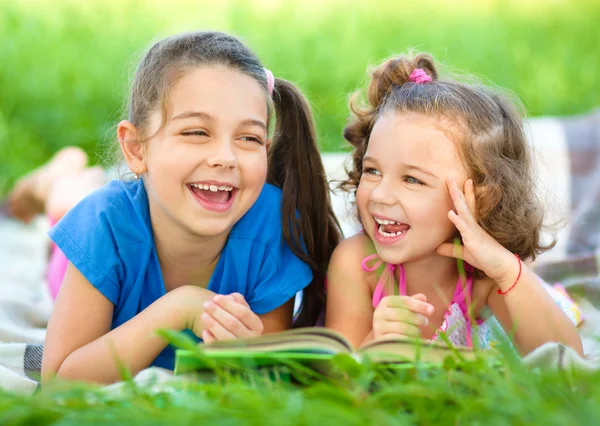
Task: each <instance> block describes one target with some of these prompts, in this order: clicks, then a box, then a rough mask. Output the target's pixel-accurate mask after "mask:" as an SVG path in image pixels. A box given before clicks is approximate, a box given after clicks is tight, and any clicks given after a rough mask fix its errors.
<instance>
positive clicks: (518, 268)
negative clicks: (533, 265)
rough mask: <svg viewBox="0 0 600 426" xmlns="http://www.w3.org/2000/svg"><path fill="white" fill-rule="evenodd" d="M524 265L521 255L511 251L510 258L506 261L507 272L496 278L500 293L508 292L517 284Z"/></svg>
mask: <svg viewBox="0 0 600 426" xmlns="http://www.w3.org/2000/svg"><path fill="white" fill-rule="evenodd" d="M524 267H525V265H523V262H522V261H521V258H520V257H519V255H517V254H512V253H511V256H510V260H506V263H505V267H504V268H505V269H504V271H505V272H504V273H503V274H502V275H501V276H500V278H498V279H496V284H497V285H498V294H506V293H508V292H509V291H510V290H511V289H512V288H513V287H515V286H516V285H517V283H518V282H519V280H520V279H521V273H522V271H523V268H524Z"/></svg>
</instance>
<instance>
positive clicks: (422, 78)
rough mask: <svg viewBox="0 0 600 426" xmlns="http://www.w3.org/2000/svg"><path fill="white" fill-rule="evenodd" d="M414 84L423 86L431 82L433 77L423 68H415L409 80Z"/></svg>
mask: <svg viewBox="0 0 600 426" xmlns="http://www.w3.org/2000/svg"><path fill="white" fill-rule="evenodd" d="M408 79H409V80H410V81H412V82H413V83H417V84H423V83H429V82H430V81H431V76H430V75H429V74H427V73H426V72H425V71H424V70H423V69H422V68H415V70H414V71H413V72H412V73H411V74H410V77H409V78H408Z"/></svg>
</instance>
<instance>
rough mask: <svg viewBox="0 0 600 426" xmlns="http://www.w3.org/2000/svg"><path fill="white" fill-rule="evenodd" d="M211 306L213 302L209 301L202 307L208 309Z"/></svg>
mask: <svg viewBox="0 0 600 426" xmlns="http://www.w3.org/2000/svg"><path fill="white" fill-rule="evenodd" d="M212 305H213V302H211V301H210V300H209V301H206V302H204V304H202V307H203V308H204V309H208V308H210V307H211V306H212Z"/></svg>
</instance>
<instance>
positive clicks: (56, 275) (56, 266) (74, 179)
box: [46, 167, 107, 300]
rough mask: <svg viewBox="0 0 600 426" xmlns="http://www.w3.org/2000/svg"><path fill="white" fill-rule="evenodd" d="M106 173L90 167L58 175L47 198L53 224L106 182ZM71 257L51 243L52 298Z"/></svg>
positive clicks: (47, 272)
mask: <svg viewBox="0 0 600 426" xmlns="http://www.w3.org/2000/svg"><path fill="white" fill-rule="evenodd" d="M106 180H107V179H106V174H105V172H104V170H102V169H101V168H100V167H90V168H88V169H85V170H84V171H82V172H80V173H78V174H75V175H70V176H64V177H62V178H60V179H57V180H56V181H55V183H54V185H53V186H52V187H51V188H49V191H48V199H47V201H46V214H47V215H48V217H49V218H50V221H51V224H52V226H54V224H56V222H58V221H59V220H60V219H61V218H62V217H63V216H64V215H65V214H66V213H67V212H68V211H69V210H70V209H71V208H72V207H74V206H75V205H76V204H77V203H78V202H79V201H81V200H82V199H83V198H85V197H86V196H87V195H88V194H90V193H91V192H93V191H95V190H96V189H98V188H100V187H101V186H103V185H104V184H105V183H106ZM68 263H69V261H68V260H67V258H66V257H65V255H64V254H63V252H62V251H60V249H59V248H58V247H57V246H56V245H55V244H52V251H51V254H50V261H49V262H48V269H47V271H46V279H47V282H48V288H49V290H50V294H51V295H52V299H54V300H55V299H56V296H57V295H58V290H59V289H60V285H61V284H62V281H63V278H64V276H65V273H66V272H67V265H68Z"/></svg>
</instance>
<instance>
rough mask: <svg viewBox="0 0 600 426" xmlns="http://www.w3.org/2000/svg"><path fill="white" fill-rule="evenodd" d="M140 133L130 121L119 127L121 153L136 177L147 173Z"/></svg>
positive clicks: (125, 121)
mask: <svg viewBox="0 0 600 426" xmlns="http://www.w3.org/2000/svg"><path fill="white" fill-rule="evenodd" d="M139 136H140V132H139V131H138V129H137V127H135V126H134V125H133V123H131V122H130V121H127V120H123V121H121V122H120V123H119V126H118V127H117V138H118V139H119V144H120V145H121V152H122V153H123V157H125V161H126V162H127V165H128V166H129V170H131V171H132V172H133V173H135V174H136V175H142V174H144V173H146V171H147V170H148V168H147V167H146V161H145V158H144V154H145V150H144V144H143V143H141V142H139Z"/></svg>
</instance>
